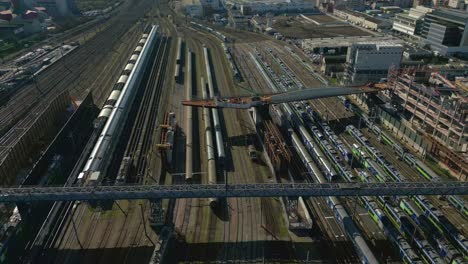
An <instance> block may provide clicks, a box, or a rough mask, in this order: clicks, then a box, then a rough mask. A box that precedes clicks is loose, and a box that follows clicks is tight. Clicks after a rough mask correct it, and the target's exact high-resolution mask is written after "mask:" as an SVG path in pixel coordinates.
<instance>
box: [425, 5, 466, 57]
mask: <svg viewBox="0 0 468 264" xmlns="http://www.w3.org/2000/svg"><path fill="white" fill-rule="evenodd" d="M421 35H422V36H423V37H424V38H425V43H426V44H427V45H429V46H430V48H431V49H432V50H433V51H435V52H437V53H439V54H441V55H455V54H463V55H465V56H466V55H468V12H466V11H462V10H451V9H437V10H434V11H433V12H431V13H427V14H426V15H425V18H424V25H423V28H422V32H421Z"/></svg>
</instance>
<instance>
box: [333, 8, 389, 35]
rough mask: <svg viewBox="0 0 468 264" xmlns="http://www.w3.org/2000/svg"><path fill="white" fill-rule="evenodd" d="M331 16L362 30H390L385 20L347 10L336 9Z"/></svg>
mask: <svg viewBox="0 0 468 264" xmlns="http://www.w3.org/2000/svg"><path fill="white" fill-rule="evenodd" d="M333 14H334V15H335V16H337V17H340V18H342V19H345V20H346V21H349V22H350V23H353V24H355V25H358V26H361V27H363V28H367V29H371V30H374V31H379V30H382V29H389V28H391V23H390V22H389V21H387V20H383V19H379V18H375V17H372V16H369V15H366V14H363V13H360V12H356V11H352V10H348V9H338V8H336V9H335V10H334V11H333Z"/></svg>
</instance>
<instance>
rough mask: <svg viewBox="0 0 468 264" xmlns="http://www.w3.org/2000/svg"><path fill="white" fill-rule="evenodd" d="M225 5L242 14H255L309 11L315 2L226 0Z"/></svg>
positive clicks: (299, 0) (312, 8)
mask: <svg viewBox="0 0 468 264" xmlns="http://www.w3.org/2000/svg"><path fill="white" fill-rule="evenodd" d="M225 5H226V6H230V7H235V8H236V9H238V10H240V12H241V13H242V14H243V15H256V14H264V13H276V14H280V13H289V12H311V11H314V9H315V3H313V2H312V1H304V0H289V1H284V0H266V1H265V0H260V1H248V0H227V1H225Z"/></svg>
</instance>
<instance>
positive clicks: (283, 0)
mask: <svg viewBox="0 0 468 264" xmlns="http://www.w3.org/2000/svg"><path fill="white" fill-rule="evenodd" d="M229 2H231V3H233V4H238V5H249V4H265V5H268V4H290V3H291V4H294V3H304V2H307V1H305V0H292V1H288V0H229Z"/></svg>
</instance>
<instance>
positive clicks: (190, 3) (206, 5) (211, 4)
mask: <svg viewBox="0 0 468 264" xmlns="http://www.w3.org/2000/svg"><path fill="white" fill-rule="evenodd" d="M182 5H183V7H184V11H185V13H186V14H187V15H189V16H192V17H202V16H204V15H207V14H211V13H214V12H215V11H217V10H220V9H222V8H223V7H222V6H221V4H220V1H219V0H183V1H182Z"/></svg>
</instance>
